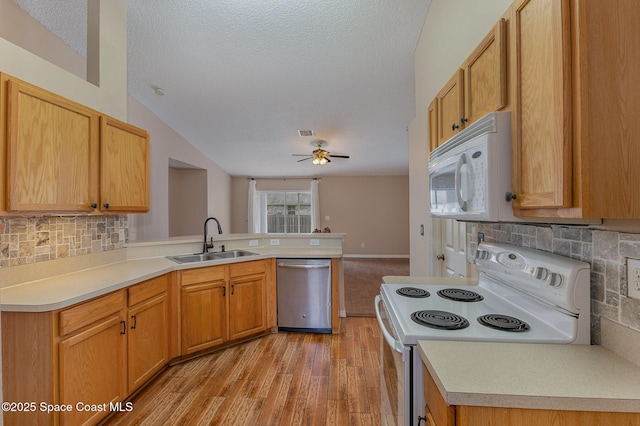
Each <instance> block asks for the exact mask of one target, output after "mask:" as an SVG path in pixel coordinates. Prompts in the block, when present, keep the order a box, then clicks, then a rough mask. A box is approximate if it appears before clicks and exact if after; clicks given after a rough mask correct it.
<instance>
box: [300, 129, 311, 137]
mask: <svg viewBox="0 0 640 426" xmlns="http://www.w3.org/2000/svg"><path fill="white" fill-rule="evenodd" d="M298 135H300V137H304V136H313V130H298Z"/></svg>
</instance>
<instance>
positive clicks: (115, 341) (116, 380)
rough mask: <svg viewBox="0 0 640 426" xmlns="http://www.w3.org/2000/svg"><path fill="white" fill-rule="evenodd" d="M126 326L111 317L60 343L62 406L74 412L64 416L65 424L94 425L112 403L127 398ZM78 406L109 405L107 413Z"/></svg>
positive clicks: (121, 318)
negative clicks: (67, 406)
mask: <svg viewBox="0 0 640 426" xmlns="http://www.w3.org/2000/svg"><path fill="white" fill-rule="evenodd" d="M124 333H126V324H125V322H124V320H123V317H122V315H120V314H116V315H112V316H109V317H107V318H105V319H103V320H101V321H99V322H97V323H96V324H95V325H93V326H91V327H90V328H88V329H86V330H85V331H82V332H80V333H78V334H76V335H74V336H72V337H69V338H67V339H64V340H62V341H61V342H60V346H59V353H60V404H71V405H72V406H73V407H74V409H73V410H71V411H69V412H62V413H60V420H61V423H62V424H67V425H80V424H85V423H91V424H94V423H96V422H97V420H98V419H100V418H102V417H104V416H105V415H106V414H108V406H109V403H112V402H117V401H122V400H123V399H124V398H125V396H126V377H125V374H126V369H125V356H126V354H125V348H126V336H125V335H123V334H124ZM77 403H83V404H96V405H102V404H105V403H106V404H107V411H106V412H105V411H97V412H93V411H82V410H77V409H75V407H76V404H77Z"/></svg>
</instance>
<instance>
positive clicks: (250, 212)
mask: <svg viewBox="0 0 640 426" xmlns="http://www.w3.org/2000/svg"><path fill="white" fill-rule="evenodd" d="M247 217H248V223H247V232H248V233H250V234H258V233H260V202H259V200H258V190H257V188H256V181H255V180H254V179H251V180H250V181H249V203H248V206H247Z"/></svg>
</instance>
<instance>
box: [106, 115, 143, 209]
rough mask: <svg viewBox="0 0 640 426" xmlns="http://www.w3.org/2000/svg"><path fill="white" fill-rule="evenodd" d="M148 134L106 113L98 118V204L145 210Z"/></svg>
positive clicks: (110, 207) (107, 206)
mask: <svg viewBox="0 0 640 426" xmlns="http://www.w3.org/2000/svg"><path fill="white" fill-rule="evenodd" d="M149 161H150V160H149V134H148V133H147V132H146V131H144V130H141V129H138V128H136V127H134V126H131V125H129V124H127V123H123V122H120V121H118V120H115V119H113V118H110V117H106V116H102V117H101V118H100V203H101V204H100V206H101V207H100V208H101V210H102V211H103V212H112V211H114V212H147V211H149V179H150V174H149Z"/></svg>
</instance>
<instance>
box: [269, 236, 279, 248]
mask: <svg viewBox="0 0 640 426" xmlns="http://www.w3.org/2000/svg"><path fill="white" fill-rule="evenodd" d="M269 245H272V246H279V245H280V240H279V239H277V238H272V239H270V240H269Z"/></svg>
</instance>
